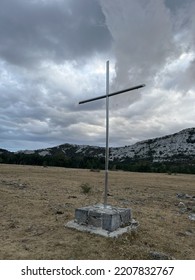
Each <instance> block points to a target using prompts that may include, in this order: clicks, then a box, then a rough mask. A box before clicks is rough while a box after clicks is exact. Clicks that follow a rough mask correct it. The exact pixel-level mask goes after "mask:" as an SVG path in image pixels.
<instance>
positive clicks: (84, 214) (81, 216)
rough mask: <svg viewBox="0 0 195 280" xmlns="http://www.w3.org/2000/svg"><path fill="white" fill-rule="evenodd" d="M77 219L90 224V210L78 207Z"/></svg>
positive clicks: (80, 222) (76, 211)
mask: <svg viewBox="0 0 195 280" xmlns="http://www.w3.org/2000/svg"><path fill="white" fill-rule="evenodd" d="M75 219H76V222H77V223H78V224H81V225H83V224H86V225H87V224H88V210H87V209H85V208H78V209H76V210H75Z"/></svg>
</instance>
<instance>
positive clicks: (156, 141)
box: [0, 127, 195, 173]
mask: <svg viewBox="0 0 195 280" xmlns="http://www.w3.org/2000/svg"><path fill="white" fill-rule="evenodd" d="M0 163H10V164H13V163H14V164H30V165H42V166H61V167H70V168H88V169H104V166H105V147H98V146H90V145H77V144H68V143H65V144H62V145H59V146H54V147H51V148H46V149H38V150H22V151H18V152H9V151H7V150H4V149H0ZM109 168H110V169H122V170H128V171H140V172H145V171H146V172H169V171H170V170H171V172H172V171H174V172H178V173H182V172H184V173H195V128H194V127H192V128H187V129H183V130H181V131H179V132H177V133H174V134H170V135H165V136H162V137H157V138H151V139H147V140H143V141H139V142H137V143H135V144H133V145H129V146H123V147H110V149H109Z"/></svg>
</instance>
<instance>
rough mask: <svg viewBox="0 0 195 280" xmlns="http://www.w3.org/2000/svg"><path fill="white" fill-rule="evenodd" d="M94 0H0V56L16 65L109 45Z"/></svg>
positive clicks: (75, 55)
mask: <svg viewBox="0 0 195 280" xmlns="http://www.w3.org/2000/svg"><path fill="white" fill-rule="evenodd" d="M104 21H105V19H104V15H103V13H102V11H101V8H100V6H99V4H98V2H97V1H96V0H71V1H70V0H66V1H62V0H57V1H33V0H29V1H25V0H2V1H1V9H0V37H1V44H0V56H1V57H2V58H3V59H4V60H6V61H8V62H9V63H13V64H16V65H26V64H27V65H28V64H35V63H37V62H40V61H41V60H55V61H58V62H60V63H62V62H63V60H72V59H77V58H78V57H85V56H90V55H92V54H93V53H94V52H99V51H100V52H101V51H105V50H107V49H108V48H109V47H110V44H111V36H110V33H109V31H108V29H107V27H106V25H105V24H104Z"/></svg>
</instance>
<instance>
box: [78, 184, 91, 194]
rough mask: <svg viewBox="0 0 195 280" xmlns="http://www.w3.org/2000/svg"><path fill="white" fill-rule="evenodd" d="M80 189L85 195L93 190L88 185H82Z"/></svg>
mask: <svg viewBox="0 0 195 280" xmlns="http://www.w3.org/2000/svg"><path fill="white" fill-rule="evenodd" d="M80 187H81V189H82V192H83V193H84V194H87V193H89V192H90V190H91V187H90V185H89V184H88V183H84V184H82V185H81V186H80Z"/></svg>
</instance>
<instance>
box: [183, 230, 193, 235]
mask: <svg viewBox="0 0 195 280" xmlns="http://www.w3.org/2000/svg"><path fill="white" fill-rule="evenodd" d="M185 234H186V235H187V236H192V235H194V232H193V230H191V229H189V230H186V232H185Z"/></svg>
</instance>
